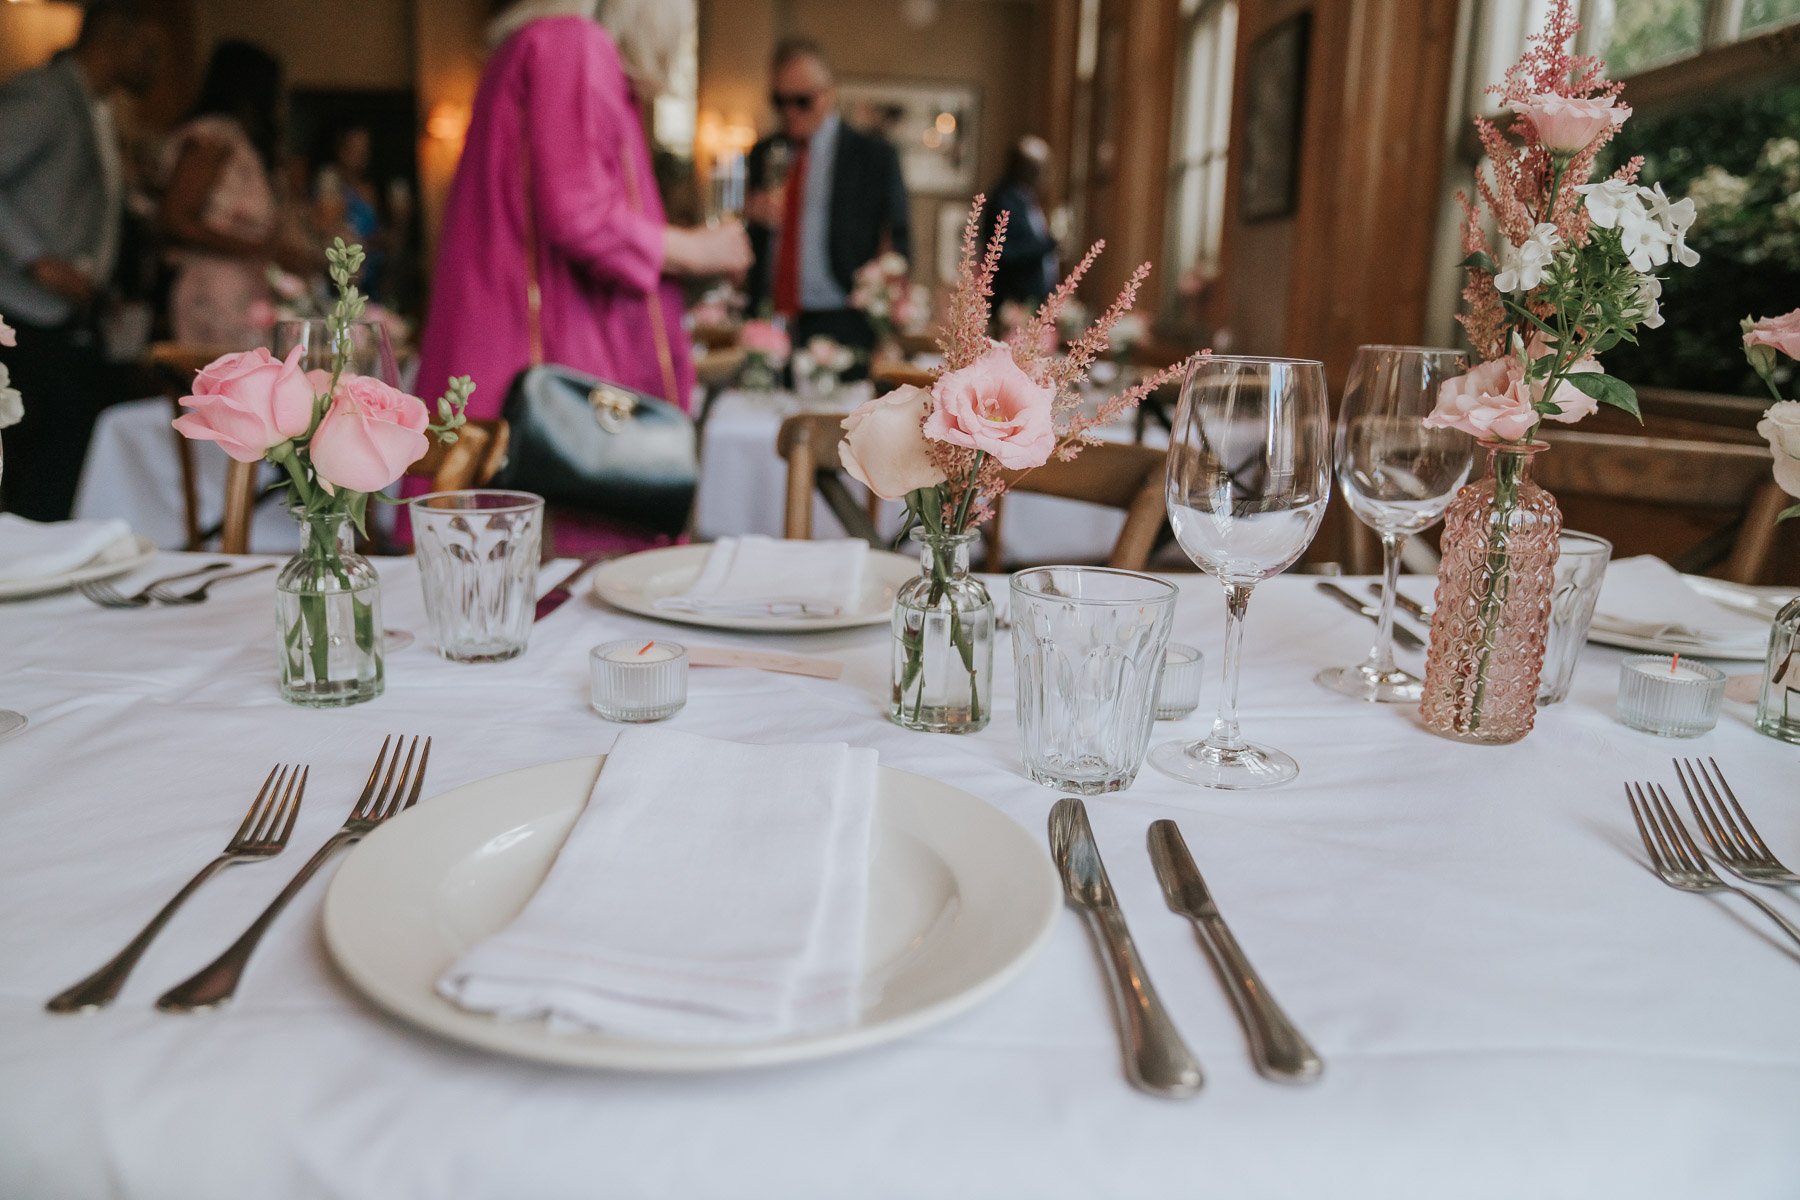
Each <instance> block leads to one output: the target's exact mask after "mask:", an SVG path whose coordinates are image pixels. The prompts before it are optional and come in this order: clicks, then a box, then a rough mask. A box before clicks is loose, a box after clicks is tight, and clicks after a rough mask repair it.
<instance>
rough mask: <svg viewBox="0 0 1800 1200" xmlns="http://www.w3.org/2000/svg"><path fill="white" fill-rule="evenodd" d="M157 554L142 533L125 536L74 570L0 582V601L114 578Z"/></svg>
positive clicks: (41, 594)
mask: <svg viewBox="0 0 1800 1200" xmlns="http://www.w3.org/2000/svg"><path fill="white" fill-rule="evenodd" d="M155 557H156V546H155V544H154V543H153V542H151V541H150V540H149V539H148V538H146V537H144V536H142V535H141V534H136V533H134V534H132V535H131V536H129V537H122V538H120V539H119V540H118V541H116V542H114V543H113V544H112V545H110V546H108V547H107V548H106V549H104V550H102V551H101V552H100V553H98V554H96V555H95V556H94V557H92V558H90V559H88V561H86V562H84V563H82V564H81V565H80V566H79V567H76V568H74V569H73V570H69V571H64V572H62V573H61V574H57V575H41V576H39V577H38V578H36V579H13V580H6V581H0V600H23V599H25V598H26V597H28V596H47V595H49V594H50V593H51V592H61V591H67V590H68V589H69V588H72V587H76V586H78V585H80V584H84V583H92V582H94V581H95V580H97V579H111V578H112V577H113V576H115V575H123V574H125V573H126V572H127V571H135V570H137V569H138V568H139V567H141V566H143V565H144V564H145V563H147V562H149V561H150V560H151V559H153V558H155Z"/></svg>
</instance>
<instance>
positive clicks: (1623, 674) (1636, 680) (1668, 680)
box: [1618, 654, 1725, 738]
mask: <svg viewBox="0 0 1800 1200" xmlns="http://www.w3.org/2000/svg"><path fill="white" fill-rule="evenodd" d="M1724 699H1725V673H1724V672H1723V671H1721V670H1719V669H1718V668H1716V667H1709V666H1707V665H1706V664H1705V663H1698V662H1682V661H1681V660H1680V659H1679V658H1670V657H1669V656H1668V655H1666V654H1634V655H1632V656H1631V657H1629V658H1627V659H1626V660H1625V661H1624V662H1623V663H1621V664H1620V665H1619V709H1618V712H1619V720H1620V721H1621V722H1622V723H1624V724H1625V725H1628V726H1630V727H1631V728H1633V729H1641V730H1643V731H1644V732H1645V733H1654V734H1656V735H1657V736H1658V737H1681V738H1688V737H1699V736H1700V735H1701V734H1703V733H1705V732H1707V731H1708V730H1710V729H1711V728H1712V727H1713V726H1714V725H1717V724H1718V723H1719V707H1720V705H1721V704H1722V703H1723V702H1724Z"/></svg>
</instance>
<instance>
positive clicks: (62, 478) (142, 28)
mask: <svg viewBox="0 0 1800 1200" xmlns="http://www.w3.org/2000/svg"><path fill="white" fill-rule="evenodd" d="M160 50H161V41H160V38H159V36H158V33H157V30H156V29H155V27H154V26H153V25H152V24H151V23H150V21H149V18H148V15H147V10H146V9H145V8H143V7H142V6H141V5H140V4H137V3H129V2H127V0H94V3H92V4H90V5H89V6H88V8H87V11H86V13H85V15H84V17H83V19H82V23H81V32H80V34H79V35H78V36H77V38H76V41H75V45H74V46H73V47H71V48H70V49H68V50H65V51H62V52H60V53H59V54H57V55H56V57H55V58H53V59H51V61H50V62H49V64H48V65H46V66H43V67H40V68H38V69H36V70H33V71H26V72H24V73H23V74H21V75H19V76H17V77H15V78H14V79H12V80H11V81H10V82H8V83H7V84H6V85H5V86H4V87H0V316H4V317H5V318H6V320H7V321H8V322H9V323H10V324H11V325H12V326H13V327H14V328H15V329H16V330H17V331H18V345H17V346H16V347H14V348H13V349H12V350H11V351H9V353H8V355H7V366H8V368H9V370H10V371H11V374H12V383H13V386H15V387H17V388H18V389H19V390H20V391H22V392H23V393H24V394H25V395H27V396H29V397H30V399H31V402H30V403H29V404H28V405H26V408H25V419H24V421H23V422H21V423H20V424H19V425H17V426H15V427H14V428H12V429H9V430H7V434H6V439H7V469H6V472H5V474H4V476H3V477H0V489H3V491H0V495H3V496H4V500H5V507H6V508H7V509H9V510H10V511H12V512H15V513H18V514H19V515H20V516H23V517H28V518H30V519H32V520H38V521H54V520H62V519H64V518H66V517H68V515H69V510H70V508H71V506H72V505H73V503H74V499H75V485H76V483H77V482H78V481H79V479H80V477H81V463H82V459H83V458H84V457H85V456H86V454H87V443H88V437H89V435H90V434H91V433H92V432H93V426H94V417H95V415H96V414H97V412H98V411H99V407H100V403H101V374H100V365H101V359H102V355H101V353H100V347H99V345H98V340H97V338H96V336H95V320H96V317H97V315H98V313H97V309H96V305H95V301H96V299H97V298H98V297H99V296H100V294H101V293H102V292H103V290H104V289H105V287H106V284H107V282H108V280H110V278H111V277H112V271H113V267H114V265H115V263H116V261H117V259H118V255H119V239H120V219H121V216H122V213H123V205H124V196H125V174H124V169H123V166H122V159H121V154H120V147H119V140H118V136H117V133H116V130H115V129H114V125H113V117H112V109H111V105H110V102H109V97H110V96H112V95H114V94H116V93H118V92H125V93H128V94H133V95H138V96H141V95H143V94H144V93H146V92H147V91H149V89H150V86H151V84H152V83H153V82H154V80H155V75H156V69H157V66H158V58H159V54H160Z"/></svg>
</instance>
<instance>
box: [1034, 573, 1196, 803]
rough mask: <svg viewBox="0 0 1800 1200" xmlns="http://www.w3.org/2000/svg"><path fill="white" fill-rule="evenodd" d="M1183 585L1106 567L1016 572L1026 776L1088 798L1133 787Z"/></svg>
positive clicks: (1148, 739) (1148, 732) (1146, 742)
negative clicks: (1177, 596)
mask: <svg viewBox="0 0 1800 1200" xmlns="http://www.w3.org/2000/svg"><path fill="white" fill-rule="evenodd" d="M1176 594H1177V592H1176V588H1175V586H1174V585H1173V584H1171V583H1169V582H1167V581H1166V580H1162V579H1157V578H1154V577H1152V576H1149V575H1139V574H1137V573H1135V572H1132V571H1115V570H1111V569H1107V568H1101V567H1039V568H1037V569H1035V570H1030V571H1021V572H1019V573H1018V574H1017V575H1014V576H1013V577H1012V621H1013V661H1014V664H1015V666H1016V667H1017V676H1018V716H1019V740H1020V743H1021V749H1022V752H1023V756H1024V760H1025V772H1026V774H1028V775H1030V776H1031V778H1032V779H1033V780H1035V781H1036V782H1038V783H1041V784H1043V785H1044V786H1045V787H1052V788H1056V789H1058V790H1059V791H1065V792H1075V793H1078V794H1080V795H1084V796H1093V795H1098V794H1100V793H1103V792H1116V791H1120V790H1121V789H1124V788H1127V787H1130V786H1131V784H1132V781H1133V780H1135V779H1136V778H1137V773H1138V769H1139V768H1140V767H1142V766H1143V765H1144V751H1145V749H1146V748H1147V747H1148V746H1149V744H1150V727H1151V723H1152V721H1153V720H1154V718H1155V707H1156V690H1157V684H1158V683H1159V682H1160V680H1161V677H1162V671H1163V662H1164V659H1165V656H1166V654H1167V651H1168V645H1169V631H1170V630H1171V629H1172V628H1173V627H1174V621H1175V596H1176Z"/></svg>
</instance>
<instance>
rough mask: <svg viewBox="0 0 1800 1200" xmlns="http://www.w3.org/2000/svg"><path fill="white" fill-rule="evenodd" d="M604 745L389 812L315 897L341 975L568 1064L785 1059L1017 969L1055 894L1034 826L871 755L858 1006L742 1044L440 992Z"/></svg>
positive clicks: (513, 902) (485, 1044)
mask: <svg viewBox="0 0 1800 1200" xmlns="http://www.w3.org/2000/svg"><path fill="white" fill-rule="evenodd" d="M604 761H605V760H604V759H603V758H579V759H569V760H566V761H564V762H556V763H547V764H545V765H543V766H538V767H530V768H527V769H525V770H521V771H513V772H509V773H508V774H505V775H497V776H494V777H493V778H491V779H484V780H481V781H479V782H477V783H471V784H468V785H466V786H464V787H460V788H457V789H455V790H454V791H450V792H446V793H444V794H443V795H441V796H437V797H435V798H433V799H431V800H429V801H426V802H424V803H422V804H419V805H418V806H417V807H415V808H412V809H410V810H408V811H407V812H404V813H401V814H400V815H399V816H398V817H395V818H394V819H393V820H391V821H389V822H387V824H385V825H383V826H381V827H379V828H378V829H376V830H375V831H374V832H373V833H371V834H370V835H369V836H368V838H367V839H366V840H364V841H363V842H362V843H361V844H360V845H358V846H357V847H356V849H355V850H354V851H353V852H352V853H351V854H350V856H349V858H348V859H347V860H346V861H345V862H344V864H343V866H342V868H340V869H339V871H338V873H337V876H336V877H335V878H334V879H333V880H332V882H331V890H330V891H329V893H328V894H327V895H326V897H325V916H324V927H325V943H326V945H327V946H329V947H330V949H331V954H332V957H333V958H334V959H336V960H337V964H338V966H339V967H341V968H342V969H343V972H344V974H345V975H346V976H347V977H348V978H349V980H350V982H351V983H352V984H354V985H355V986H356V987H357V988H358V989H360V990H361V991H362V992H363V993H364V994H366V995H367V996H368V997H369V998H370V999H371V1000H373V1001H375V1003H377V1004H378V1005H380V1006H381V1007H382V1008H385V1009H387V1010H388V1011H389V1012H391V1013H393V1014H394V1015H395V1016H397V1017H399V1018H401V1019H402V1020H405V1021H408V1022H410V1023H412V1024H414V1025H417V1026H419V1027H420V1028H423V1029H427V1030H430V1031H431V1032H433V1033H436V1034H440V1035H442V1036H443V1037H447V1038H450V1039H451V1040H453V1041H458V1042H465V1043H467V1044H469V1045H472V1046H479V1047H481V1048H483V1049H486V1050H493V1051H496V1052H498V1053H501V1054H507V1055H512V1056H516V1057H520V1058H528V1059H537V1060H540V1061H543V1062H550V1063H558V1064H561V1065H564V1066H576V1067H608V1068H616V1069H623V1070H636V1071H707V1070H723V1069H729V1068H737V1067H751V1066H762V1065H765V1064H770V1063H782V1062H795V1061H799V1060H802V1059H809V1058H820V1057H824V1056H826V1055H832V1054H841V1053H844V1052H846V1051H850V1050H857V1049H861V1048H863V1047H865V1046H873V1045H876V1044H877V1043H880V1042H886V1041H890V1040H892V1039H894V1038H898V1037H903V1036H905V1035H907V1034H909V1033H913V1032H915V1031H917V1030H920V1029H923V1028H925V1027H926V1026H929V1025H933V1024H936V1023H937V1022H939V1021H943V1020H945V1019H947V1018H949V1017H951V1016H954V1015H955V1014H957V1013H960V1012H962V1011H964V1010H965V1009H967V1008H969V1007H970V1006H972V1005H974V1004H976V1003H978V1002H979V1001H981V1000H983V999H985V998H986V997H987V996H988V995H990V994H991V993H993V992H994V991H995V990H996V989H997V988H999V987H1000V986H1001V985H1002V984H1004V983H1006V982H1007V981H1008V980H1010V979H1011V978H1012V977H1013V976H1015V975H1017V974H1018V973H1019V971H1021V970H1022V969H1023V968H1024V966H1025V964H1026V963H1027V962H1028V961H1030V959H1031V957H1032V955H1033V954H1034V953H1036V951H1037V949H1038V947H1039V946H1041V945H1042V944H1043V942H1044V939H1045V938H1046V937H1047V936H1048V935H1049V932H1050V929H1051V927H1052V924H1053V922H1054V920H1055V918H1056V915H1057V913H1058V911H1059V910H1060V909H1061V907H1062V899H1061V891H1060V888H1059V885H1058V881H1057V878H1056V875H1055V872H1054V870H1053V869H1052V868H1051V865H1050V860H1049V858H1048V856H1047V855H1046V854H1045V852H1044V850H1043V849H1042V848H1041V847H1039V845H1038V843H1037V840H1036V839H1034V838H1032V837H1031V836H1030V835H1029V834H1028V833H1026V831H1025V830H1024V829H1022V828H1021V827H1020V826H1019V825H1018V824H1016V823H1015V822H1014V821H1012V820H1011V819H1010V818H1008V817H1006V816H1005V815H1003V814H1002V813H1000V812H999V811H998V810H996V809H994V808H991V807H990V806H988V805H987V804H984V803H982V802H981V801H980V800H977V799H976V798H975V797H974V796H971V795H969V794H968V793H967V792H963V791H959V790H957V789H956V788H953V787H951V786H949V785H948V784H943V783H938V782H936V781H934V780H930V779H926V778H924V777H922V776H919V775H911V774H908V773H906V772H904V771H896V770H892V769H891V768H887V767H883V768H882V769H881V772H880V777H879V784H878V788H879V791H878V795H877V800H876V809H875V824H874V834H873V847H872V849H871V855H872V861H871V864H870V872H869V916H868V924H867V926H866V929H865V934H864V936H865V938H866V942H865V946H866V951H865V962H866V966H865V969H864V977H863V984H862V986H863V1010H862V1015H861V1016H860V1017H859V1018H858V1020H857V1021H856V1023H855V1024H853V1025H851V1026H849V1027H847V1028H843V1029H838V1030H833V1031H830V1032H825V1033H817V1034H812V1035H808V1036H804V1037H793V1038H787V1039H783V1040H779V1041H770V1042H758V1043H750V1044H742V1043H731V1044H712V1043H706V1044H699V1043H696V1044H686V1043H672V1042H647V1041H637V1040H632V1039H627V1038H620V1037H612V1036H607V1035H604V1034H599V1033H579V1032H578V1033H552V1032H550V1030H549V1028H548V1027H547V1026H546V1025H545V1023H544V1022H542V1021H535V1020H533V1021H506V1020H500V1019H499V1018H496V1017H493V1016H490V1015H488V1014H485V1013H474V1012H469V1011H466V1010H464V1009H462V1008H459V1007H457V1006H456V1005H455V1004H453V1003H451V1002H450V1001H448V1000H446V999H444V998H443V997H442V996H439V995H438V994H437V991H436V990H435V989H436V984H437V981H438V979H439V977H441V976H442V975H443V973H444V971H445V970H446V969H447V968H448V967H449V966H450V964H451V963H453V962H454V961H455V960H456V959H457V958H458V957H460V956H461V955H462V954H463V953H464V952H465V951H466V950H468V949H469V947H471V946H473V945H474V944H475V943H476V942H477V941H479V940H480V939H481V938H483V937H486V936H487V935H488V934H490V933H494V932H495V931H497V930H499V929H501V928H503V927H504V926H505V925H506V924H507V923H508V922H510V921H512V920H513V918H514V917H516V916H517V915H518V913H519V910H520V909H522V908H523V907H524V905H525V902H526V901H527V900H528V899H530V898H531V895H532V893H533V892H534V891H535V890H536V889H537V886H538V884H539V883H541V882H542V881H543V878H544V875H545V874H546V873H547V872H548V871H549V869H550V864H551V862H552V861H553V860H554V859H555V857H556V854H557V851H558V850H559V849H561V847H562V843H563V840H564V839H565V838H566V837H567V836H568V833H569V830H570V829H571V828H572V827H573V826H574V824H575V819H576V817H577V816H578V815H580V813H581V810H582V809H583V808H584V807H585V806H586V804H587V800H588V796H589V795H590V793H592V791H593V788H594V781H595V780H596V779H597V778H598V777H599V773H600V767H601V764H602V763H603V762H604Z"/></svg>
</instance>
